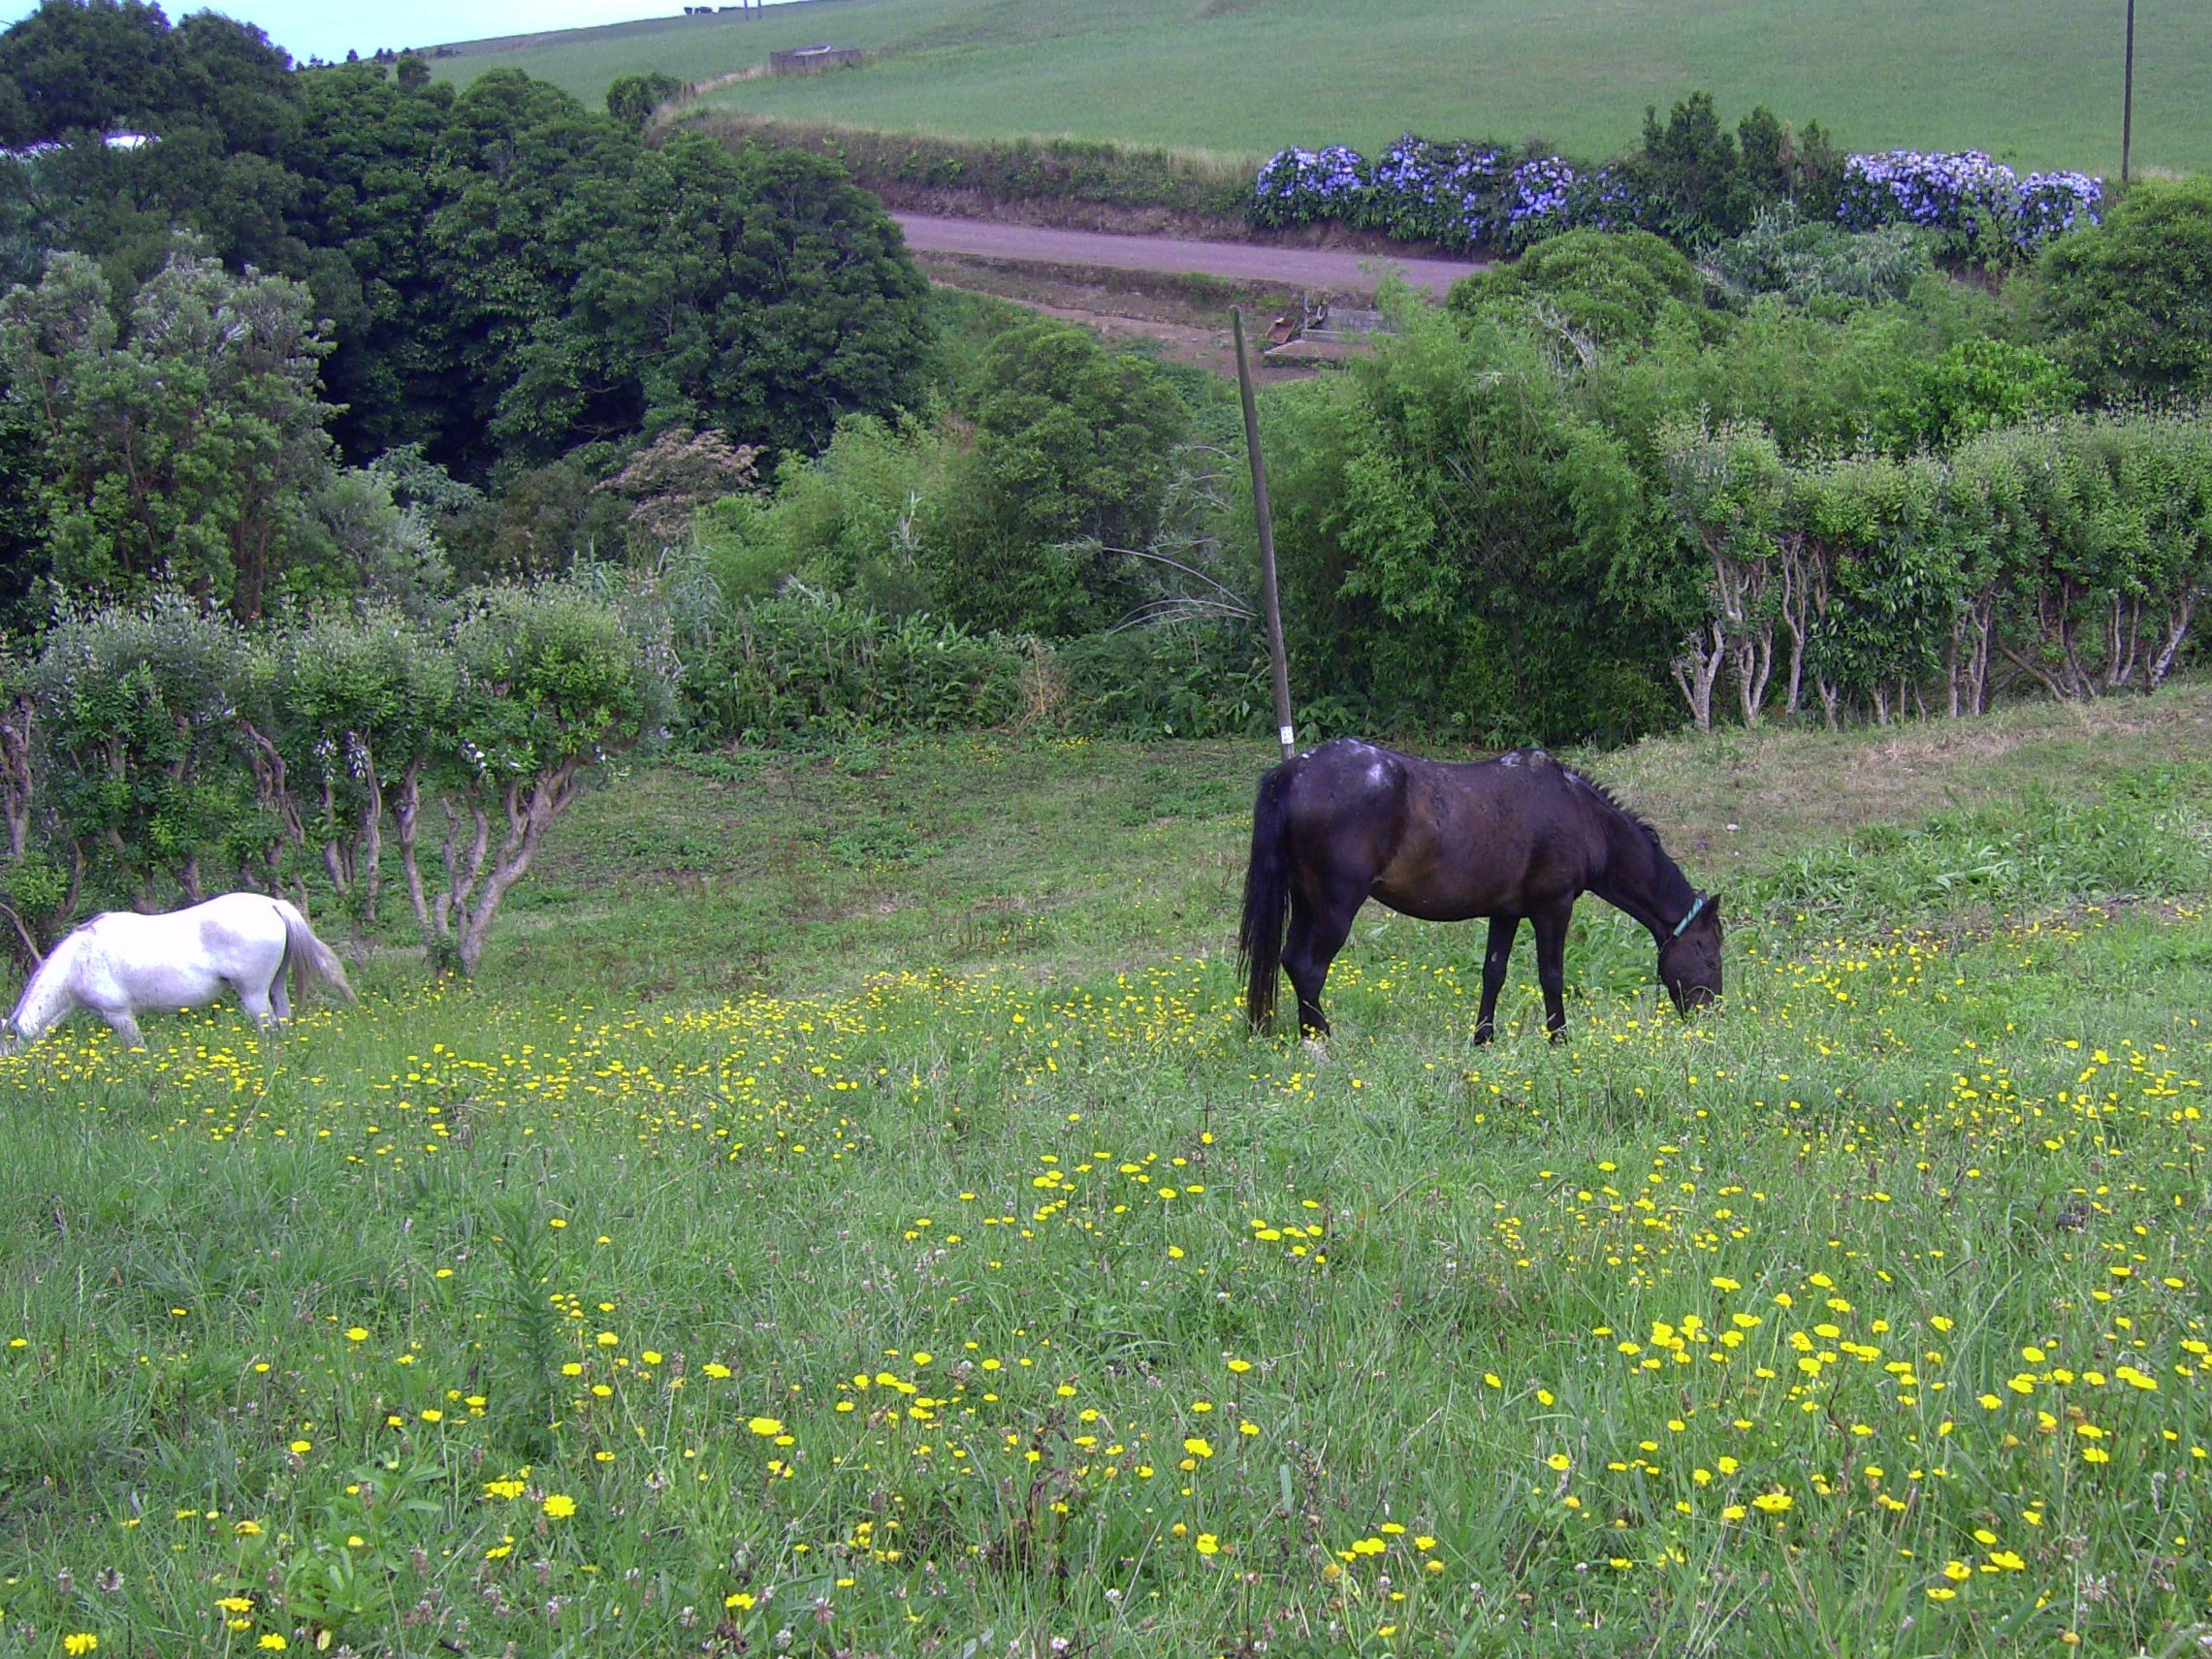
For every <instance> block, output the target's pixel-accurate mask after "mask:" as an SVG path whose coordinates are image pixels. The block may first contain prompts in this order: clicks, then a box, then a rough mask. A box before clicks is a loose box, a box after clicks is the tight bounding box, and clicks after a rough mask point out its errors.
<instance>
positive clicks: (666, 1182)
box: [0, 686, 2212, 1659]
mask: <svg viewBox="0 0 2212 1659" xmlns="http://www.w3.org/2000/svg"><path fill="white" fill-rule="evenodd" d="M2208 736H2212V687H2204V686H2178V687H2174V688H2171V689H2169V690H2168V691H2167V692H2165V693H2163V694H2162V695H2160V696H2159V697H2157V698H2155V699H2130V700H2127V701H2115V702H2113V703H2111V704H2108V705H2105V706H2101V707H2099V708H2096V709H2092V710H2087V711H2075V710H2054V709H2048V708H2035V709H2026V710H2018V711H2012V712H2009V713H2007V714H2004V715H2002V716H2000V717H1997V718H1991V719H1987V720H1980V721H1969V722H1943V723H1941V724H1940V725H1934V726H1928V727H1911V726H1907V727H1897V728H1892V729H1890V730H1887V731H1881V732H1864V733H1852V734H1844V735H1842V736H1830V735H1825V734H1819V733H1775V732H1766V733H1754V734H1745V733H1733V734H1716V735H1715V737H1714V738H1712V739H1710V740H1708V741H1705V742H1693V741H1688V740H1668V741H1663V742H1651V743H1647V744H1645V745H1643V746H1641V747H1639V748H1638V749H1636V750H1630V751H1626V752H1623V753H1619V754H1614V755H1609V756H1594V757H1591V758H1590V760H1589V762H1588V764H1589V765H1590V766H1591V767H1592V768H1593V770H1595V771H1597V772H1598V774H1599V775H1600V776H1602V777H1605V778H1607V779H1609V780H1611V781H1613V782H1616V783H1617V784H1619V786H1620V787H1621V788H1622V789H1623V790H1624V791H1625V792H1626V793H1627V794H1629V795H1630V796H1631V797H1632V798H1633V799H1635V800H1636V801H1638V802H1640V803H1641V804H1643V805H1644V806H1646V807H1647V808H1648V809H1649V810H1650V811H1651V813H1652V814H1653V815H1654V817H1655V819H1656V821H1657V822H1658V824H1659V825H1660V827H1661V829H1662V831H1663V832H1664V833H1665V835H1666V836H1667V839H1668V841H1669V844H1670V845H1671V846H1672V847H1674V848H1675V850H1677V851H1678V852H1679V853H1680V854H1681V855H1682V856H1683V859H1684V861H1685V863H1686V865H1687V866H1688V868H1689V869H1690V870H1691V872H1692V873H1693V874H1694V875H1696V876H1697V877H1700V878H1701V879H1702V880H1705V881H1707V882H1709V883H1713V884H1715V885H1717V886H1718V887H1719V888H1720V889H1721V891H1722V892H1723V895H1724V903H1725V905H1726V907H1727V913H1728V916H1729V918H1730V927H1731V933H1730V959H1729V970H1728V971H1729V976H1730V977H1729V986H1728V991H1729V996H1728V1003H1727V1005H1726V1006H1725V1007H1724V1008H1723V1009H1720V1010H1718V1011H1717V1012H1716V1013H1714V1014H1712V1015H1709V1016H1707V1017H1704V1018H1701V1019H1699V1020H1698V1021H1696V1022H1695V1023H1686V1024H1685V1023H1683V1022H1681V1021H1679V1020H1677V1019H1676V1018H1675V1016H1674V1015H1673V1014H1672V1013H1671V1011H1668V1010H1666V1009H1665V1008H1664V1007H1663V1006H1662V1005H1661V1004H1660V1003H1659V1002H1658V1001H1656V1000H1655V999H1654V996H1653V990H1652V986H1651V947H1650V944H1649V941H1645V940H1643V939H1641V938H1640V937H1637V936H1636V930H1635V929H1634V928H1633V927H1631V926H1629V925H1628V924H1626V923H1625V922H1624V921H1623V919H1622V918H1620V917H1619V916H1617V915H1615V914H1614V913H1613V912H1611V911H1610V910H1608V909H1605V908H1604V907H1603V906H1601V905H1599V904H1597V903H1596V902H1595V901H1586V902H1585V904H1584V906H1583V907H1582V908H1581V909H1580V912H1579V915H1578V921H1577V927H1576V931H1575V936H1574V938H1573V940H1572V941H1571V942H1570V945H1569V954H1568V968H1569V974H1570V1001H1569V1018H1570V1028H1569V1040H1568V1041H1567V1042H1566V1043H1565V1044H1563V1045H1560V1046H1556V1047H1555V1046H1552V1045H1549V1044H1547V1043H1545V1042H1544V1041H1543V1040H1542V1037H1541V1032H1540V1029H1539V1009H1538V1006H1537V1004H1536V1000H1535V996H1534V990H1533V986H1532V985H1531V984H1530V983H1529V980H1530V978H1531V977H1532V975H1531V973H1530V967H1529V964H1528V962H1527V960H1526V958H1525V957H1523V959H1521V961H1520V962H1519V963H1518V964H1517V967H1518V968H1519V970H1520V972H1519V973H1517V974H1516V975H1515V983H1514V986H1513V988H1512V989H1511V991H1510V992H1509V995H1508V999H1507V1005H1506V1007H1505V1009H1504V1010H1503V1012H1504V1018H1503V1020H1502V1021H1501V1028H1500V1032H1501V1035H1500V1040H1499V1041H1498V1043H1497V1044H1495V1045H1494V1046H1492V1047H1489V1048H1476V1047H1474V1046H1472V1045H1471V1043H1470V1040H1469V1033H1470V1028H1471V1025H1472V1002H1473V992H1474V989H1475V987H1474V982H1473V981H1474V971H1473V966H1472V965H1473V964H1474V963H1476V962H1479V960H1480V957H1479V948H1478V947H1479V938H1480V936H1479V934H1478V932H1477V931H1476V930H1474V929H1472V928H1466V927H1460V928H1443V927H1427V926H1423V925H1420V924H1416V923H1412V922H1409V921H1406V920H1404V919H1402V918H1395V917H1392V916H1390V915H1388V914H1386V913H1384V912H1380V911H1373V910H1370V911H1368V912H1367V913H1365V914H1364V915H1362V919H1361V922H1360V924H1359V926H1358V928H1357V930H1356V932H1355V935H1354V939H1353V941H1352V944H1351V946H1350V947H1349V949H1348V950H1347V952H1346V954H1345V956H1344V957H1343V958H1341V959H1340V960H1339V963H1338V966H1337V971H1336V973H1335V975H1334V976H1333V978H1332V981H1331V985H1330V998H1331V1001H1332V1005H1333V1010H1334V1012H1335V1014H1336V1016H1337V1020H1338V1026H1339V1029H1338V1034H1337V1036H1336V1037H1335V1039H1334V1041H1333V1044H1332V1045H1331V1047H1330V1049H1329V1050H1328V1051H1327V1052H1326V1053H1319V1052H1315V1051H1312V1050H1309V1049H1308V1048H1307V1047H1306V1046H1304V1045H1302V1044H1300V1043H1298V1042H1297V1041H1296V1040H1293V1039H1290V1038H1287V1037H1276V1038H1273V1039H1266V1040H1257V1041H1255V1040H1252V1039H1249V1038H1248V1037H1246V1036H1245V1035H1244V1034H1243V1032H1242V1030H1241V1028H1240V1015H1239V1010H1238V1006H1237V1000H1236V999H1237V992H1238V986H1237V984H1236V981H1235V977H1234V967H1233V964H1232V963H1231V961H1230V960H1229V958H1228V956H1227V954H1226V952H1225V950H1224V948H1223V942H1224V941H1225V940H1226V939H1227V938H1228V937H1229V935H1230V933H1231V932H1232V929H1233V926H1234V903H1235V899H1236V895H1237V891H1238V886H1239V879H1240V873H1241V865H1242V858H1243V850H1244V849H1243V841H1244V838H1245V835H1246V833H1247V821H1248V820H1247V816H1246V814H1247V811H1248V800H1249V791H1250V788H1251V785H1252V781H1253V779H1254V776H1255V775H1256V773H1257V772H1258V771H1259V770H1260V769H1261V768H1262V767H1263V766H1264V765H1265V764H1266V761H1267V759H1268V751H1267V750H1266V748H1264V747H1263V746H1259V745H1244V744H1219V745H1193V744H1165V743H1164V744H1160V745H1156V746H1151V747H1138V746H1131V745H1092V744H1069V743H1060V742H1053V741H1049V740H1042V739H1038V740H1020V739H1012V738H997V737H978V738H973V739H968V740H963V741H958V742H947V743H931V744H904V743H864V742H858V741H855V742H853V743H850V744H848V745H847V746H846V747H844V748H843V749H841V750H838V751H836V752H834V753H831V754H826V755H822V756H819V757H815V758H806V757H795V758H777V757H762V756H759V755H756V754H739V755H735V756H710V757H695V758H692V759H690V760H689V761H687V762H684V763H682V764H674V763H671V764H667V765H663V766H660V767H657V768H654V769H643V770H640V771H638V772H636V773H634V774H633V775H630V776H628V777H625V778H624V779H622V780H620V781H618V782H616V783H615V784H614V785H613V786H611V787H610V788H608V789H607V790H605V791H603V792H601V793H598V794H596V795H594V796H593V797H590V798H589V799H587V800H586V801H585V802H584V803H582V804H581V805H580V806H579V807H578V808H577V810H576V811H575V813H574V814H572V816H571V817H569V818H568V819H566V820H564V822H563V823H562V825H561V827H560V829H559V831H558V833H557V835H556V837H555V839H554V841H553V842H552V843H550V844H549V845H548V847H547V853H546V859H545V863H544V866H543V868H542V869H541V870H540V872H539V873H538V874H537V875H535V876H533V877H531V883H530V884H528V885H526V886H525V887H524V888H523V889H521V890H520V891H519V892H518V895H517V902H516V908H515V909H514V911H513V913H512V914H511V915H510V916H509V917H508V918H507V919H506V921H505V922H504V923H503V924H502V926H501V928H500V930H499V932H498V933H497V936H496V938H495V941H494V944H493V956H492V958H491V961H490V963H489V964H488V968H487V972H486V973H485V974H484V975H483V977H481V978H480V979H479V980H477V981H476V982H474V983H471V984H460V983H442V984H433V983H429V982H426V981H425V980H424V979H423V977H422V973H421V969H420V967H419V965H418V964H417V963H415V962H413V961H411V960H409V959H408V958H406V957H405V956H404V955H403V954H401V953H397V952H391V953H386V954H381V955H377V956H374V957H373V958H371V959H370V960H368V961H365V962H362V963H361V964H360V965H359V967H358V968H357V970H356V977H357V979H358V981H359V982H360V985H361V988H362V991H363V997H362V1002H361V1004H360V1005H359V1006H354V1007H346V1006H332V1005H328V1004H327V1003H326V1004H318V1005H312V1006H311V1007H310V1009H309V1010H308V1011H307V1013H306V1014H305V1017H304V1018H303V1019H302V1020H301V1021H300V1022H299V1024H298V1026H297V1027H296V1028H295V1029H294V1030H292V1031H290V1032H286V1033H280V1034H271V1035H264V1034H260V1033H256V1032H254V1031H252V1030H250V1029H247V1028H245V1027H243V1026H241V1025H240V1023H239V1021H238V1020H237V1019H236V1017H235V1016H234V1015H233V1014H232V1012H231V1011H229V1010H228V1009H217V1010H215V1011H213V1012H211V1013H209V1014H208V1015H205V1016H198V1017H190V1016H176V1017H170V1018H163V1019H156V1020H154V1021H152V1022H150V1024H149V1028H148V1040H149V1044H150V1046H149V1048H148V1049H147V1050H145V1051H142V1052H135V1053H134V1052H124V1051H121V1050H119V1049H118V1048H117V1047H116V1045H115V1043H114V1041H113V1040H112V1037H110V1036H109V1035H108V1034H107V1033H106V1032H105V1031H104V1030H100V1029H97V1028H86V1027H85V1026H83V1025H82V1024H81V1023H80V1024H78V1025H73V1026H70V1027H66V1028H64V1030H63V1031H62V1032H61V1033H60V1034H58V1035H57V1036H56V1037H52V1038H49V1039H48V1041H46V1042H45V1043H43V1044H41V1045H39V1046H37V1047H36V1048H34V1049H32V1050H31V1051H30V1052H29V1053H27V1054H26V1055H23V1056H20V1057H16V1058H10V1059H5V1060H0V1297H4V1302H0V1326H4V1328H0V1650H4V1651H7V1652H11V1653H16V1652H20V1653H27V1654H37V1655H47V1654H61V1653H69V1654H79V1653H85V1652H93V1653H97V1654H101V1655H106V1654H111V1653H112V1654H118V1655H137V1654H141V1653H182V1652H195V1653H235V1654H258V1653H263V1652H274V1651H284V1650H294V1651H329V1652H334V1653H338V1652H350V1653H364V1652H374V1653H392V1654H401V1653H406V1654H418V1653H419V1654H426V1655H427V1654H433V1653H442V1652H455V1653H461V1654H500V1653H506V1654H513V1655H532V1656H535V1655H553V1654H574V1653H607V1654H613V1653H624V1654H630V1653H636V1654H647V1653H651V1654H663V1653H666V1654H673V1653H679V1652H682V1653H702V1652H703V1653H708V1654H722V1655H728V1654H736V1653H741V1652H744V1653H768V1652H794V1653H803V1654H819V1655H823V1656H825V1659H826V1656H828V1655H831V1654H844V1653H893V1652H895V1653H902V1654H906V1653H912V1654H924V1653H940V1654H946V1655H956V1654H1014V1655H1020V1656H1023V1659H1028V1656H1032V1655H1035V1656H1043V1655H1046V1654H1052V1653H1061V1652H1069V1653H1082V1654H1106V1653H1128V1654H1155V1653H1157V1654H1193V1655H1196V1654H1214V1653H1219V1654H1237V1655H1256V1654H1258V1653H1260V1652H1262V1651H1266V1652H1268V1653H1273V1654H1290V1655H1311V1656H1321V1655H1339V1654H1341V1655H1353V1654H1360V1655H1380V1654H1406V1655H1410V1654H1422V1655H1431V1654H1432V1655H1455V1656H1457V1655H1465V1654H1470V1653H1483V1654H1511V1655H1538V1654H1541V1655H1561V1656H1564V1655H1570V1654H1574V1655H1584V1654H1599V1653H1620V1654H1628V1653H1654V1652H1664V1653H1700V1654H1746V1655H1749V1654H1778V1653H1811V1652H1833V1653H1843V1654H1854V1655H1855V1654H1876V1653H1887V1654H1903V1653H1910V1654H1985V1653H1986V1654H1996V1653H2000V1652H2006V1653H2009V1652H2020V1651H2064V1650H2066V1648H2067V1647H2068V1646H2072V1647H2073V1649H2074V1650H2076V1651H2080V1652H2083V1653H2134V1652H2137V1651H2148V1652H2153V1653H2171V1652H2176V1651H2180V1650H2182V1649H2183V1648H2185V1647H2189V1648H2193V1647H2194V1646H2195V1645H2196V1637H2197V1635H2198V1634H2199V1633H2200V1632H2201V1631H2202V1630H2203V1628H2204V1623H2205V1620H2206V1618H2207V1612H2208V1608H2212V1560H2208V1559H2207V1555H2206V1552H2205V1544H2204V1539H2205V1534H2206V1528H2207V1527H2208V1526H2212V1370H2208V1369H2207V1365H2208V1362H2212V1347H2208V1342H2212V1331H2208V1330H2207V1329H2206V1323H2207V1314H2206V1311H2205V1306H2204V1302H2203V1290H2202V1286H2203V1283H2204V1279H2205V1275H2206V1273H2207V1272H2208V1271H2212V1260H2208V1247H2212V1211H2208V1209H2207V1204H2206V1191H2205V1180H2206V1169H2207V1159H2208V1158H2212V1135H2208V1134H2207V1133H2206V1126H2205V1123H2204V1121H2203V1111H2204V1103H2205V1102H2204V1077H2205V1067H2206V1064H2207V1061H2208V1060H2212V1054H2208V1052H2207V1050H2208V1039H2207V1031H2206V1027H2205V1025H2204V1024H2202V1023H2200V1022H2202V1021H2203V1020H2204V1019H2205V1018H2206V1017H2207V1016H2206V1009H2207V1008H2208V1007H2212V917H2208V916H2207V914H2206V911H2205V909H2204V908H2203V905H2204V897H2205V895H2206V893H2207V891H2208V890H2212V811H2208V809H2207V807H2206V802H2207V801H2208V800H2212V760H2208V759H2207V756H2208V755H2212V744H2208V743H2207V738H2208ZM325 926H326V928H328V929H329V930H330V931H332V932H334V933H335V932H339V931H340V929H339V928H338V927H337V924H336V923H335V922H326V923H325Z"/></svg>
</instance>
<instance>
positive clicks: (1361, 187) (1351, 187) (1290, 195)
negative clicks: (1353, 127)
mask: <svg viewBox="0 0 2212 1659" xmlns="http://www.w3.org/2000/svg"><path fill="white" fill-rule="evenodd" d="M1366 195H1367V164H1366V163H1365V162H1364V161H1362V159H1361V158H1360V152H1359V151H1358V150H1356V149H1353V148H1351V147H1350V146H1349V145H1346V144H1330V145H1328V146H1327V147H1326V148H1323V149H1318V150H1312V149H1286V150H1280V151H1278V152H1276V154H1275V155H1274V157H1273V158H1272V159H1271V160H1269V161H1268V163H1267V165H1266V166H1265V167H1263V168H1262V169H1260V177H1259V179H1258V181H1257V182H1256V183H1255V184H1254V185H1253V187H1252V209H1251V216H1252V218H1253V220H1254V222H1255V223H1258V224H1263V225H1308V224H1312V223H1314V222H1315V221H1316V220H1319V219H1351V218H1357V217H1359V216H1360V212H1361V208H1362V205H1363V203H1364V201H1365V198H1366Z"/></svg>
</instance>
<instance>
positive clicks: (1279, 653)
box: [1229, 0, 2133, 760]
mask: <svg viewBox="0 0 2212 1659" xmlns="http://www.w3.org/2000/svg"><path fill="white" fill-rule="evenodd" d="M2130 4H2131V5H2132V4H2133V0H2130ZM1229 318H1230V324H1231V326H1232V328H1234V331H1235V334H1236V390H1237V392H1238V393H1239V394H1240V395H1241V396H1242V398H1243V399H1244V451H1245V453H1246V454H1247V455H1248V456H1250V457H1251V460H1252V512H1253V516H1254V517H1255V518H1256V519H1258V521H1259V524H1260V608H1261V609H1262V610H1263V611H1265V612H1266V617H1267V661H1268V663H1269V665H1270V666H1271V667H1272V668H1273V670H1274V681H1275V736H1276V737H1277V738H1278V739H1280V740H1281V742H1282V746H1283V758H1284V759H1285V760H1289V759H1291V758H1292V757H1294V756H1295V755H1296V754H1297V753H1298V737H1297V734H1296V733H1295V732H1294V731H1293V730H1292V729H1291V668H1290V659H1289V657H1288V656H1287V655H1286V654H1285V653H1284V651H1283V605H1282V598H1281V595H1280V592H1279V590H1277V588H1276V586H1275V525H1274V520H1273V519H1272V518H1271V517H1270V516H1269V515H1268V512H1267V468H1266V463H1264V462H1262V460H1261V459H1260V411H1259V408H1258V407H1257V406H1256V405H1255V404H1254V403H1253V401H1252V366H1251V365H1250V364H1248V363H1246V362H1245V361H1244V307H1243V306H1241V305H1232V306H1230V307H1229Z"/></svg>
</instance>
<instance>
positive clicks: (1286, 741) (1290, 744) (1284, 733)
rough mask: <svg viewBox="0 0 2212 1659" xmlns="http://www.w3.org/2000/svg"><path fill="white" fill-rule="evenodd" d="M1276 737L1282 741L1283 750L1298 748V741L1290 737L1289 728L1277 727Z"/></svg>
mask: <svg viewBox="0 0 2212 1659" xmlns="http://www.w3.org/2000/svg"><path fill="white" fill-rule="evenodd" d="M1277 735H1278V736H1279V737H1281V739H1282V740H1283V747H1284V748H1285V749H1296V748H1298V739H1297V738H1295V737H1293V736H1292V735H1291V728H1290V727H1289V726H1281V727H1278V728H1277Z"/></svg>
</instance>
